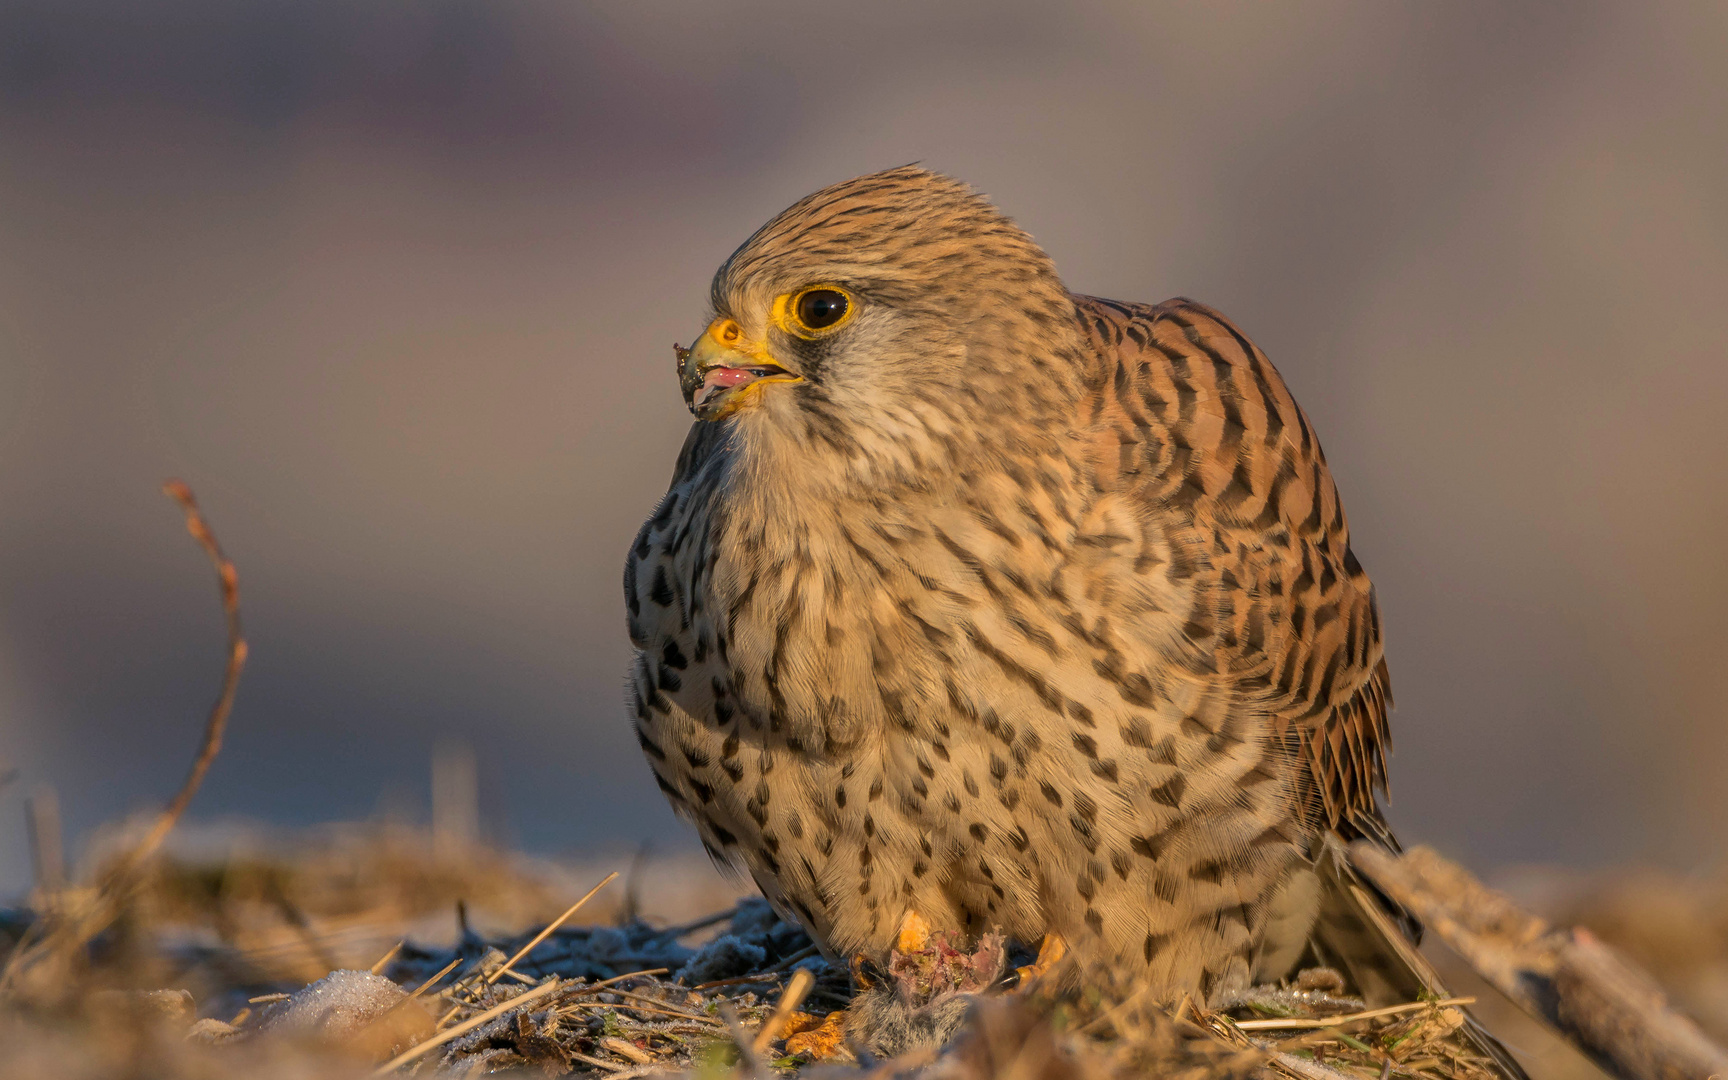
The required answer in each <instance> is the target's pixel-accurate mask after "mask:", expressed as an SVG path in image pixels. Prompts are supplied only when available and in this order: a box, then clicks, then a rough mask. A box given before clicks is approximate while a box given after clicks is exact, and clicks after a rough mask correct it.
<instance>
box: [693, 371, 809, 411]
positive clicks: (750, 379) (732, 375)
mask: <svg viewBox="0 0 1728 1080" xmlns="http://www.w3.org/2000/svg"><path fill="white" fill-rule="evenodd" d="M789 375H791V372H789V371H787V370H786V369H785V368H783V367H778V366H776V365H774V364H761V365H754V366H751V367H711V368H707V369H705V370H704V371H703V372H702V385H701V387H700V388H698V389H697V391H696V393H695V395H694V396H693V398H692V400H691V402H690V406H691V408H692V409H694V410H695V411H696V413H697V414H698V415H702V414H705V413H708V412H710V411H711V410H713V409H715V408H718V407H719V406H720V405H721V403H722V402H724V401H725V400H726V398H728V397H730V396H731V395H732V394H734V393H735V392H737V391H738V390H741V389H743V388H744V387H746V386H749V385H750V384H751V383H754V382H758V381H760V380H762V379H768V378H773V377H774V376H781V377H786V376H789Z"/></svg>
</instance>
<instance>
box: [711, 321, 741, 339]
mask: <svg viewBox="0 0 1728 1080" xmlns="http://www.w3.org/2000/svg"><path fill="white" fill-rule="evenodd" d="M714 329H715V330H716V331H718V332H717V333H716V334H715V335H714V336H715V337H717V338H719V339H720V344H722V345H731V344H734V343H735V342H737V340H738V339H739V338H741V337H743V336H744V331H743V330H742V329H741V328H740V327H739V326H738V324H737V323H735V322H733V321H732V320H731V319H722V320H721V322H720V325H719V326H716V327H715V328H714Z"/></svg>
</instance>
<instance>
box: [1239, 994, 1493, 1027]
mask: <svg viewBox="0 0 1728 1080" xmlns="http://www.w3.org/2000/svg"><path fill="white" fill-rule="evenodd" d="M1474 1004H1476V999H1475V998H1473V997H1455V998H1447V999H1446V1000H1444V1001H1411V1002H1406V1003H1405V1004H1403V1005H1388V1006H1386V1007H1385V1008H1383V1009H1367V1010H1365V1011H1363V1012H1353V1013H1344V1014H1343V1015H1341V1016H1323V1017H1320V1018H1318V1019H1309V1018H1307V1017H1298V1016H1287V1017H1275V1018H1273V1019H1270V1020H1232V1021H1231V1023H1233V1024H1235V1025H1236V1026H1237V1027H1239V1028H1241V1029H1242V1030H1243V1031H1296V1030H1306V1029H1308V1028H1329V1027H1337V1026H1338V1025H1339V1024H1348V1023H1350V1022H1352V1021H1355V1020H1372V1019H1374V1018H1375V1017H1378V1016H1396V1015H1398V1014H1399V1013H1407V1012H1415V1011H1416V1010H1417V1009H1426V1008H1428V1007H1429V1006H1433V1007H1434V1008H1436V1009H1443V1008H1445V1007H1447V1006H1448V1005H1474Z"/></svg>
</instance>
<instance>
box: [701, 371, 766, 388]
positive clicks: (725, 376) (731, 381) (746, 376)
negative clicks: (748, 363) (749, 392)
mask: <svg viewBox="0 0 1728 1080" xmlns="http://www.w3.org/2000/svg"><path fill="white" fill-rule="evenodd" d="M755 377H756V373H755V372H754V371H750V370H748V369H746V368H735V367H722V368H710V369H709V371H708V374H707V376H706V377H705V378H704V379H703V380H702V385H703V386H704V387H710V386H724V387H733V386H737V385H739V384H740V383H747V382H749V381H750V380H751V379H754V378H755Z"/></svg>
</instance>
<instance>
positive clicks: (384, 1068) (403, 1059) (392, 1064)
mask: <svg viewBox="0 0 1728 1080" xmlns="http://www.w3.org/2000/svg"><path fill="white" fill-rule="evenodd" d="M557 989H559V982H558V980H557V979H553V980H552V981H551V982H546V983H541V984H540V985H539V986H536V987H535V988H534V989H532V990H524V991H523V992H522V993H520V994H517V995H516V996H515V997H513V998H511V999H510V1000H508V1001H501V1002H499V1003H498V1004H496V1005H494V1006H492V1007H491V1008H490V1009H487V1010H486V1011H485V1012H483V1013H481V1014H480V1015H479V1016H475V1017H470V1018H469V1019H467V1020H464V1021H462V1022H461V1023H460V1024H457V1025H456V1026H455V1027H453V1028H451V1029H449V1030H448V1031H440V1032H439V1033H438V1034H436V1035H434V1036H432V1037H431V1038H429V1039H427V1040H426V1041H425V1042H422V1043H420V1044H418V1045H416V1046H412V1047H409V1048H408V1049H407V1050H404V1051H402V1052H401V1053H400V1054H397V1055H396V1056H395V1057H393V1058H391V1059H390V1060H389V1061H386V1062H385V1063H384V1064H382V1065H380V1066H378V1069H377V1071H375V1072H374V1073H373V1074H372V1075H373V1076H388V1075H390V1074H391V1073H393V1072H395V1071H396V1070H397V1069H399V1068H401V1067H402V1066H404V1065H406V1064H408V1063H409V1062H410V1061H413V1060H414V1059H415V1058H417V1057H420V1056H421V1055H422V1054H425V1053H426V1052H427V1051H428V1050H433V1049H436V1048H437V1047H440V1046H443V1045H444V1044H445V1043H447V1042H449V1041H450V1040H452V1039H456V1038H460V1037H461V1036H463V1035H466V1034H468V1033H469V1032H470V1031H473V1030H474V1029H475V1028H477V1027H479V1026H480V1025H481V1024H485V1023H488V1022H490V1021H492V1020H496V1019H497V1018H498V1017H500V1016H503V1015H504V1014H505V1013H507V1012H511V1011H513V1010H515V1009H519V1008H522V1007H523V1006H525V1005H528V1004H530V1003H532V1002H535V1001H538V1000H540V999H541V998H543V997H545V996H546V995H547V994H550V993H552V992H553V991H555V990H557Z"/></svg>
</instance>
